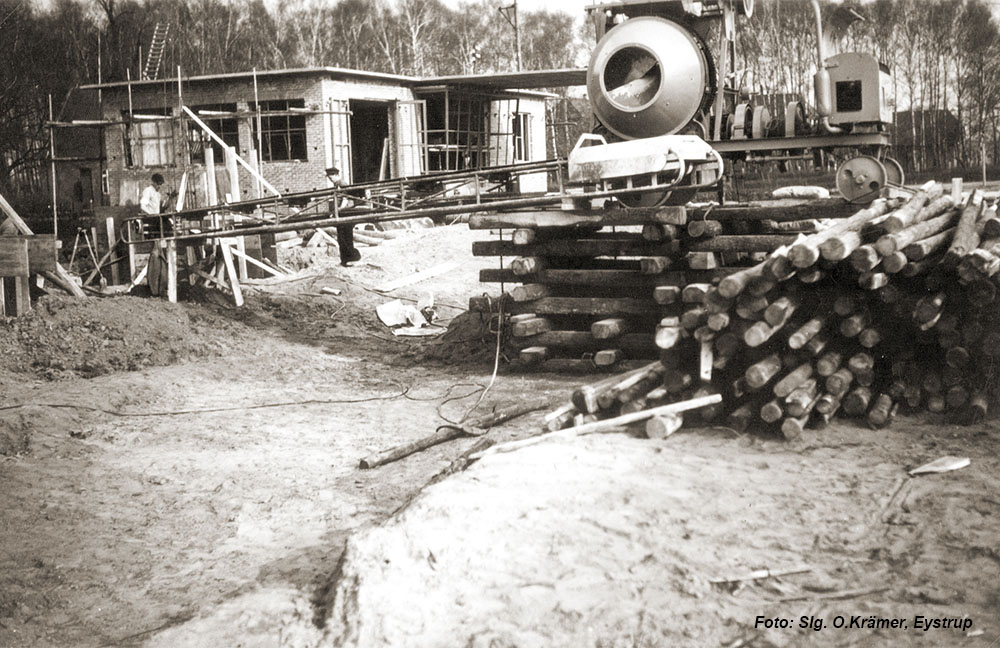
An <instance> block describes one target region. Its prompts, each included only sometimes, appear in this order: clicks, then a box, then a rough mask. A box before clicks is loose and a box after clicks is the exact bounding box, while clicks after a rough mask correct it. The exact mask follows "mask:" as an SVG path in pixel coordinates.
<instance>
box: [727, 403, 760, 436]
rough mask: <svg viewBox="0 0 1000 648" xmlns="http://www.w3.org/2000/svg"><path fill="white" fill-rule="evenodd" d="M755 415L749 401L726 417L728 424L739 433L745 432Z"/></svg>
mask: <svg viewBox="0 0 1000 648" xmlns="http://www.w3.org/2000/svg"><path fill="white" fill-rule="evenodd" d="M753 417H754V414H753V408H752V407H751V406H750V404H749V403H744V404H742V405H740V406H739V407H737V408H736V409H734V410H733V411H732V412H730V413H729V415H728V416H727V417H726V426H727V427H729V428H730V429H731V430H733V431H735V432H736V433H737V434H743V433H744V432H746V431H747V430H748V429H749V428H750V423H751V422H752V421H753Z"/></svg>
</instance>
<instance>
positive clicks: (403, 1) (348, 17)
mask: <svg viewBox="0 0 1000 648" xmlns="http://www.w3.org/2000/svg"><path fill="white" fill-rule="evenodd" d="M499 6H500V3H499V2H496V1H495V0H466V1H465V2H463V3H460V4H458V5H457V6H455V7H454V8H450V7H448V6H445V5H444V4H442V3H441V2H440V0H394V1H393V2H391V3H390V2H388V1H387V0H374V1H373V0H338V1H335V2H331V1H329V0H279V2H278V4H277V5H274V6H272V8H271V9H269V8H268V6H266V5H265V3H264V2H263V0H55V2H54V3H53V4H52V5H51V6H50V7H48V8H41V7H39V6H36V5H33V4H32V2H30V1H25V0H0V56H2V59H3V61H4V67H3V69H2V71H0V115H3V120H2V122H0V192H8V191H12V190H15V189H19V188H21V189H23V188H24V185H29V189H34V190H35V191H36V192H37V191H38V189H39V186H40V185H41V184H43V183H44V180H45V177H44V176H45V172H44V164H45V162H46V161H47V156H48V152H49V143H48V133H47V132H46V128H45V122H46V121H47V119H48V114H49V112H48V96H49V95H51V96H52V97H53V101H54V106H53V109H54V114H55V115H56V117H58V116H59V115H61V114H62V113H63V111H64V109H65V107H66V105H67V102H68V101H70V98H71V91H72V90H73V88H75V87H76V86H78V85H82V84H88V83H96V82H98V80H100V81H103V82H110V81H123V80H126V78H129V77H131V78H132V79H138V78H140V74H141V71H142V69H143V67H144V61H143V58H145V57H146V55H147V52H148V50H149V46H150V43H151V42H152V38H153V31H154V29H155V27H156V25H157V23H169V31H168V36H167V41H166V47H165V50H164V55H163V58H162V60H163V64H162V67H161V70H160V77H161V78H162V77H173V76H175V75H176V73H177V69H178V67H179V68H180V69H181V72H182V74H183V75H184V76H193V75H199V74H218V73H225V72H244V71H248V70H251V69H253V68H257V69H261V70H264V69H283V68H297V67H312V66H330V67H342V68H356V69H362V70H369V71H374V72H387V73H394V74H408V75H417V76H426V75H453V74H473V73H488V72H497V71H510V70H513V69H515V66H516V63H515V59H516V53H515V51H516V48H515V38H514V30H513V28H512V27H511V25H510V24H509V23H508V22H507V21H506V20H505V19H504V17H503V15H501V13H500V12H499V11H498V7H499ZM519 27H520V32H521V43H522V45H521V50H522V66H523V68H524V69H553V68H564V67H573V66H574V65H577V64H579V61H578V59H579V57H580V55H581V52H584V51H585V48H586V47H587V45H585V44H584V42H583V38H582V35H581V34H580V33H579V32H578V30H577V28H576V26H575V23H574V18H573V17H572V16H569V15H566V14H561V13H553V12H548V11H533V12H530V11H524V12H522V13H521V15H520V17H519Z"/></svg>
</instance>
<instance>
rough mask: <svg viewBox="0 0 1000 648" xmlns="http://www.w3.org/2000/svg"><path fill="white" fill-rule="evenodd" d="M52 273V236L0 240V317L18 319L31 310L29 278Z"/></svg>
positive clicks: (1, 237)
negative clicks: (1, 315) (0, 315)
mask: <svg viewBox="0 0 1000 648" xmlns="http://www.w3.org/2000/svg"><path fill="white" fill-rule="evenodd" d="M55 270H56V239H55V236H54V235H52V234H44V235H37V236H34V235H33V236H0V314H3V315H6V316H11V317H17V316H19V315H23V314H24V313H26V312H27V311H28V310H30V309H31V299H30V286H31V282H30V277H31V275H36V274H41V273H54V272H55Z"/></svg>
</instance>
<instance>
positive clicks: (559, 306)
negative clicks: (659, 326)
mask: <svg viewBox="0 0 1000 648" xmlns="http://www.w3.org/2000/svg"><path fill="white" fill-rule="evenodd" d="M505 308H506V309H507V311H508V312H509V313H511V314H517V313H536V314H538V315H647V314H649V315H655V314H658V313H660V312H662V310H663V307H661V306H659V305H658V304H655V303H654V302H653V301H652V300H649V299H634V298H631V297H616V298H606V297H543V298H542V299H536V300H535V301H532V302H527V303H524V304H516V303H514V304H510V305H509V306H505Z"/></svg>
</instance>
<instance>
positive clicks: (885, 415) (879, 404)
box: [868, 394, 897, 429]
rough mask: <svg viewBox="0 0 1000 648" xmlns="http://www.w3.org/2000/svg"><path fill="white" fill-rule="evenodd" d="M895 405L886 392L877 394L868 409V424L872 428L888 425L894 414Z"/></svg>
mask: <svg viewBox="0 0 1000 648" xmlns="http://www.w3.org/2000/svg"><path fill="white" fill-rule="evenodd" d="M896 409H897V406H896V405H894V404H893V402H892V399H891V398H889V395H888V394H879V395H878V398H876V399H875V404H874V405H872V408H871V409H870V410H869V411H868V426H869V427H871V428H873V429H878V428H883V427H885V426H886V425H888V424H889V423H890V422H891V421H892V418H893V417H894V416H895V415H896Z"/></svg>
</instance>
